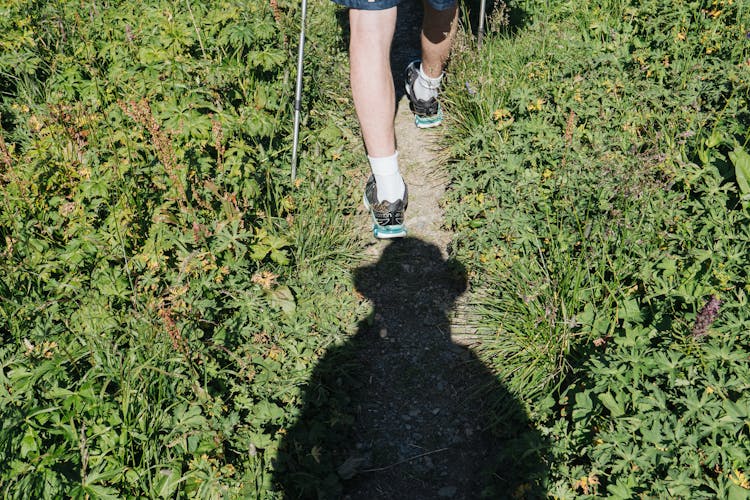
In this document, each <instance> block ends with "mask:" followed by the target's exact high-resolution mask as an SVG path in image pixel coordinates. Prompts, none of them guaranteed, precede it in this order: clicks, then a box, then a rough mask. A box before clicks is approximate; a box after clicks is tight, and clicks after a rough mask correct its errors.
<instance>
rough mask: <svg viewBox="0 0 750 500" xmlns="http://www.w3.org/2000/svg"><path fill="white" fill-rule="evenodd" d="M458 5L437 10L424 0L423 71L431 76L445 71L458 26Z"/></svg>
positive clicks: (434, 76)
mask: <svg viewBox="0 0 750 500" xmlns="http://www.w3.org/2000/svg"><path fill="white" fill-rule="evenodd" d="M457 19H458V7H457V6H455V5H454V6H453V7H449V8H447V9H445V10H435V9H434V8H432V7H431V6H430V4H429V3H428V2H424V20H423V21H422V36H421V41H422V71H423V72H424V73H425V74H426V75H427V76H429V77H430V78H437V77H439V76H440V75H441V74H442V73H443V68H444V67H445V61H447V60H448V56H449V55H450V51H451V43H453V38H454V36H455V34H456V28H457V26H458V22H457Z"/></svg>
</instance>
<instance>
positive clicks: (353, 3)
mask: <svg viewBox="0 0 750 500" xmlns="http://www.w3.org/2000/svg"><path fill="white" fill-rule="evenodd" d="M332 1H333V3H335V4H337V5H341V6H342V7H346V8H349V9H355V10H385V9H390V8H391V7H396V6H397V5H398V4H400V3H401V2H402V0H378V1H375V2H368V1H367V0H332Z"/></svg>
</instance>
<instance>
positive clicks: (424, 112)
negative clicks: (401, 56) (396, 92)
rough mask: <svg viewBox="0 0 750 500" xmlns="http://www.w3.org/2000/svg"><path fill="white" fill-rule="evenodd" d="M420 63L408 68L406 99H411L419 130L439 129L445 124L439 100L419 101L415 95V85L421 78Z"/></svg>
mask: <svg viewBox="0 0 750 500" xmlns="http://www.w3.org/2000/svg"><path fill="white" fill-rule="evenodd" d="M420 63H421V61H419V60H416V61H412V62H410V63H409V65H408V66H407V67H406V77H405V87H406V97H408V98H409V108H410V109H411V110H412V112H413V113H414V123H415V124H416V126H417V127H418V128H431V127H437V126H438V125H440V124H441V123H443V110H442V109H441V108H440V103H439V102H438V100H437V98H435V97H432V98H430V99H428V100H426V101H424V100H422V99H417V98H416V97H415V94H414V84H415V83H416V81H417V78H419V65H420Z"/></svg>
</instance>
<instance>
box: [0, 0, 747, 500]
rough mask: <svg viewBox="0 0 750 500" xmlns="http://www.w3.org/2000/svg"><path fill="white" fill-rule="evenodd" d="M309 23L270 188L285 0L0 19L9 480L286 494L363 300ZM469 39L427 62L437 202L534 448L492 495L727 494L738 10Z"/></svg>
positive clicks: (343, 150)
mask: <svg viewBox="0 0 750 500" xmlns="http://www.w3.org/2000/svg"><path fill="white" fill-rule="evenodd" d="M313 13H314V14H313V15H311V18H310V24H309V26H308V30H309V35H308V36H309V41H308V46H307V50H308V56H307V60H306V71H307V81H308V85H307V86H306V90H305V102H304V106H305V111H306V112H305V114H304V115H305V123H304V124H303V131H304V134H303V138H302V151H303V154H302V164H301V165H300V172H301V178H300V179H299V180H298V182H297V183H296V184H295V185H292V184H291V182H290V180H289V160H290V156H291V154H290V147H291V137H290V136H291V113H290V111H291V100H292V93H293V81H294V74H293V73H294V63H295V61H294V59H295V51H296V36H297V30H298V24H297V22H298V21H296V19H298V15H299V6H298V4H297V3H296V2H293V1H290V0H278V1H275V0H272V1H265V0H249V1H242V2H240V1H234V0H221V1H217V2H194V1H189V0H187V1H184V2H175V1H166V0H143V1H141V2H137V3H133V2H127V3H126V2H102V1H93V2H87V3H85V4H82V3H81V2H74V1H70V0H58V1H56V2H39V1H24V0H10V1H6V2H4V3H3V4H2V5H1V6H0V193H1V194H0V335H2V344H1V345H0V419H2V421H3V426H2V430H0V464H2V465H0V490H2V494H3V496H4V497H8V498H29V497H33V498H60V497H75V498H142V497H147V498H161V497H165V498H170V497H180V498H182V497H190V498H254V497H262V498H277V497H280V496H282V494H281V493H280V492H278V491H276V489H277V488H275V485H274V479H273V478H274V476H273V474H274V460H275V458H276V457H277V454H278V447H279V445H280V443H281V442H282V441H283V439H284V435H285V433H286V429H288V428H290V427H291V426H293V424H294V423H295V422H296V420H297V419H298V417H299V413H300V408H301V405H302V399H303V391H304V390H306V389H309V388H306V387H305V385H306V383H307V382H308V380H309V377H310V374H311V373H312V371H313V369H314V367H315V366H316V362H317V361H318V360H319V359H320V358H321V357H322V356H323V355H324V354H325V353H326V352H329V351H330V350H331V348H332V347H333V346H336V345H338V344H340V343H341V342H342V341H343V340H345V339H346V338H348V337H349V336H350V334H351V333H352V332H353V331H354V330H355V329H356V324H357V321H359V320H360V319H362V318H363V317H364V316H366V315H367V313H368V312H369V311H368V310H366V307H365V306H364V304H363V300H362V297H360V296H358V295H357V294H356V293H355V290H354V287H353V285H352V283H351V276H350V271H351V269H352V267H353V263H354V262H355V261H356V258H357V251H358V249H357V248H356V238H354V235H353V230H352V227H351V223H350V218H351V214H352V213H353V212H354V204H355V203H358V202H359V196H360V195H359V194H358V193H359V191H358V190H357V191H354V190H355V189H359V188H358V187H355V186H353V182H352V179H353V177H355V176H360V174H361V171H359V170H358V168H359V165H360V164H361V160H362V157H361V145H360V143H359V139H358V138H357V134H356V131H355V130H354V129H353V125H352V121H351V119H352V117H351V115H350V114H349V113H350V112H351V109H350V104H349V102H348V100H347V99H346V98H343V97H341V96H347V95H348V89H347V85H346V53H345V42H344V36H343V34H342V30H341V27H340V26H339V24H338V23H337V18H336V15H335V14H336V11H335V9H334V7H333V6H332V5H331V4H330V2H327V1H323V0H317V1H315V2H314V9H313ZM489 27H490V30H489V34H488V36H487V38H485V45H484V47H483V49H482V51H481V52H477V51H476V49H475V47H474V45H473V44H474V41H473V39H472V37H471V36H469V34H467V33H463V34H462V35H461V37H460V39H459V40H458V42H457V45H456V50H455V52H454V55H453V58H452V61H451V65H450V68H449V82H448V87H447V88H446V91H445V95H444V97H445V107H446V116H447V124H446V127H445V136H446V137H445V145H446V155H447V156H446V157H447V158H448V167H449V170H450V172H451V176H452V179H451V186H450V190H449V192H448V195H447V197H446V200H445V205H446V210H447V212H446V224H447V225H448V226H450V227H451V228H452V229H453V230H454V231H455V234H456V236H455V239H454V243H453V244H452V251H453V254H454V255H453V258H455V259H456V260H457V262H459V263H461V264H462V265H464V266H465V267H466V268H467V270H468V272H469V279H470V285H471V291H472V295H471V297H472V300H471V306H472V307H473V308H474V311H473V313H472V317H476V318H478V324H477V325H476V326H477V327H478V329H479V332H480V334H481V335H482V339H483V343H482V349H481V355H482V356H483V359H484V360H485V362H486V363H487V365H488V366H490V367H491V368H492V369H493V370H494V371H495V373H497V377H498V380H500V381H502V383H503V384H504V385H506V386H507V387H509V388H510V389H511V392H512V397H514V398H519V399H520V400H522V401H524V403H525V405H526V410H527V411H528V414H529V417H530V422H531V425H533V427H534V432H535V433H537V434H539V435H540V436H543V437H544V446H540V447H538V448H536V449H534V450H528V453H535V454H538V458H539V461H540V462H543V463H544V465H545V467H544V468H545V469H546V471H547V472H546V474H545V475H538V476H535V479H534V480H533V482H534V484H531V483H529V484H522V485H521V486H519V487H518V488H517V489H516V490H515V491H513V492H512V494H513V496H515V497H517V498H527V497H532V496H534V495H536V494H537V493H536V492H540V491H541V492H546V495H547V496H549V497H553V498H594V497H600V496H610V497H614V498H636V497H640V498H673V497H677V498H730V499H740V498H748V496H750V470H749V469H748V466H747V464H748V463H750V436H749V434H750V390H749V389H750V365H749V364H748V358H749V356H750V312H748V307H747V302H748V294H749V293H750V285H749V284H748V273H747V262H748V256H749V253H748V250H749V248H748V245H750V229H749V226H748V223H749V222H750V212H749V210H750V208H749V205H750V155H748V151H750V111H748V99H749V97H748V96H749V95H750V9H748V7H747V5H746V4H745V3H744V2H740V1H738V0H715V1H713V2H710V1H708V0H699V1H676V2H662V1H657V0H645V1H635V0H629V1H628V0H621V1H615V0H609V1H608V0H597V1H594V2H583V3H581V2H578V3H573V2H558V1H549V2H530V1H525V0H520V1H519V2H517V3H513V4H510V5H507V6H506V5H504V4H500V5H497V6H495V10H494V11H493V14H492V16H491V22H490V25H489ZM313 82H314V84H313ZM332 117H333V118H332ZM313 389H315V388H313ZM503 411H504V408H503V406H502V404H499V405H498V408H497V412H496V414H497V421H498V422H502V418H503V417H504V413H503ZM329 437H330V436H329ZM310 456H312V457H313V458H314V457H315V455H314V454H313V455H310ZM329 465H330V464H325V463H324V464H323V465H322V466H321V467H326V466H329ZM506 467H507V464H506ZM326 474H327V476H326ZM324 476H325V477H326V478H331V481H333V482H337V481H338V478H337V476H336V473H335V471H334V470H325V471H321V477H324ZM299 480H300V481H305V479H304V478H300V479H299Z"/></svg>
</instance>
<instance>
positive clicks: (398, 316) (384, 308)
mask: <svg viewBox="0 0 750 500" xmlns="http://www.w3.org/2000/svg"><path fill="white" fill-rule="evenodd" d="M354 286H355V287H356V288H357V290H358V291H359V293H361V294H362V295H363V296H365V297H366V298H367V299H369V300H370V301H371V302H372V304H373V309H374V315H375V319H376V320H378V321H379V322H383V323H385V325H384V326H386V327H387V328H389V329H398V331H400V332H402V333H403V334H402V335H401V340H404V338H403V337H404V335H406V336H408V335H410V333H416V334H420V335H423V334H424V333H425V332H424V331H423V330H424V329H425V327H438V328H437V330H438V332H439V333H441V334H442V336H443V337H444V338H443V340H445V341H448V337H447V334H448V333H449V329H448V319H447V314H448V311H450V309H451V308H452V307H453V305H454V303H455V301H456V299H457V298H458V297H459V296H460V295H461V294H462V293H463V292H464V291H465V290H466V286H467V281H466V269H465V268H464V267H463V265H461V264H460V263H459V262H457V261H455V260H446V259H444V258H443V255H442V254H441V253H440V250H439V249H438V248H437V247H436V246H435V245H432V244H430V243H426V242H424V241H422V240H419V239H416V238H404V239H402V240H395V241H392V242H390V243H388V246H387V247H386V248H385V250H384V251H383V254H382V256H381V258H380V259H379V260H378V261H377V262H376V263H374V264H372V265H369V266H364V267H360V268H359V269H357V270H356V271H355V272H354ZM431 330H435V328H431Z"/></svg>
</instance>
